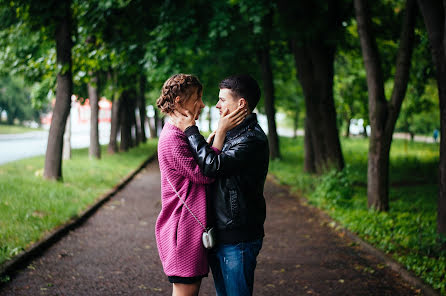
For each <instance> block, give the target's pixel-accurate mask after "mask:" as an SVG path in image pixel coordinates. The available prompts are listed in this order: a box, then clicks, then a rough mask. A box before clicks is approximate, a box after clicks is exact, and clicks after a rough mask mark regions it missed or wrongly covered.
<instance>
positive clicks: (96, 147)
mask: <svg viewBox="0 0 446 296" xmlns="http://www.w3.org/2000/svg"><path fill="white" fill-rule="evenodd" d="M90 75H91V76H90V77H91V78H90V82H89V83H88V99H89V101H90V147H89V149H88V154H89V156H90V158H96V159H100V158H101V146H100V144H99V94H98V83H99V79H98V75H97V73H91V74H90Z"/></svg>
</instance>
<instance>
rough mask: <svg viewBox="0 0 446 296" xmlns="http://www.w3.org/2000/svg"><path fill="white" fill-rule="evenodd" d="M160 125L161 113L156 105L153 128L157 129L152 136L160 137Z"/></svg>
mask: <svg viewBox="0 0 446 296" xmlns="http://www.w3.org/2000/svg"><path fill="white" fill-rule="evenodd" d="M158 127H159V115H158V109H157V108H156V106H154V107H153V129H154V130H155V133H154V134H153V137H152V138H158Z"/></svg>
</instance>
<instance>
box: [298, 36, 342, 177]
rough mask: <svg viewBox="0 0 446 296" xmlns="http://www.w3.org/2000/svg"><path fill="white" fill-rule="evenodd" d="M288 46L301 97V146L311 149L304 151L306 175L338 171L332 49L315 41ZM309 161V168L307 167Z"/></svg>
mask: <svg viewBox="0 0 446 296" xmlns="http://www.w3.org/2000/svg"><path fill="white" fill-rule="evenodd" d="M316 39H317V38H316ZM291 45H292V50H293V55H294V61H295V64H296V68H297V72H298V79H299V81H300V83H301V85H302V89H303V93H304V97H305V105H306V119H305V120H306V123H305V143H308V145H310V143H311V145H310V146H311V147H312V150H308V149H306V151H305V168H306V171H307V172H310V173H322V172H324V171H325V170H327V169H330V168H331V167H334V168H336V169H339V170H341V169H343V168H344V157H343V156H342V151H341V143H340V141H339V132H338V128H337V125H336V109H335V106H334V99H333V75H334V69H333V65H334V53H335V47H334V46H328V45H323V44H322V43H320V42H316V41H315V42H311V43H310V42H307V43H306V44H302V43H300V44H298V43H297V41H296V40H292V41H291ZM308 131H311V132H308ZM307 137H310V138H308V139H307ZM305 146H306V147H307V144H306V145H305ZM310 151H312V154H309V152H310ZM311 161H312V162H313V164H312V165H307V163H309V162H311Z"/></svg>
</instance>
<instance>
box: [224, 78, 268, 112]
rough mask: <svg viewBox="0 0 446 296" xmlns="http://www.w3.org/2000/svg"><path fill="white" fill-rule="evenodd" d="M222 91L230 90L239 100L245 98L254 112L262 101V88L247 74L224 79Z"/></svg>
mask: <svg viewBox="0 0 446 296" xmlns="http://www.w3.org/2000/svg"><path fill="white" fill-rule="evenodd" d="M219 88H220V89H224V88H227V89H230V90H231V91H232V92H233V93H234V94H235V95H236V96H238V97H239V98H244V99H245V100H246V101H247V103H248V108H249V110H251V111H253V110H254V108H255V107H256V106H257V103H258V102H259V100H260V87H259V84H258V83H257V81H256V80H255V79H254V78H252V77H251V76H250V75H247V74H237V75H232V76H229V77H227V78H225V79H223V80H222V81H221V82H220V84H219Z"/></svg>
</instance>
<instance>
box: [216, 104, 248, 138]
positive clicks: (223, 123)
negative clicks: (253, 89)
mask: <svg viewBox="0 0 446 296" xmlns="http://www.w3.org/2000/svg"><path fill="white" fill-rule="evenodd" d="M247 114H248V110H246V108H245V107H242V106H239V107H238V108H237V109H235V110H234V111H232V112H231V113H229V110H228V109H225V110H224V111H223V113H222V114H221V116H220V120H219V121H218V128H217V131H220V132H222V133H226V132H227V131H229V130H231V129H233V128H234V127H236V126H237V125H239V124H240V123H242V121H243V120H245V118H246V115H247Z"/></svg>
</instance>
